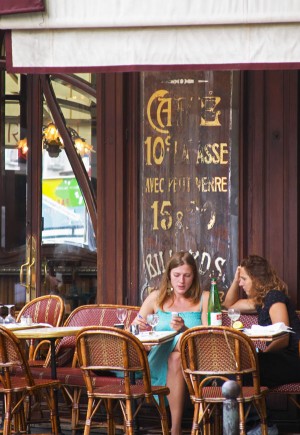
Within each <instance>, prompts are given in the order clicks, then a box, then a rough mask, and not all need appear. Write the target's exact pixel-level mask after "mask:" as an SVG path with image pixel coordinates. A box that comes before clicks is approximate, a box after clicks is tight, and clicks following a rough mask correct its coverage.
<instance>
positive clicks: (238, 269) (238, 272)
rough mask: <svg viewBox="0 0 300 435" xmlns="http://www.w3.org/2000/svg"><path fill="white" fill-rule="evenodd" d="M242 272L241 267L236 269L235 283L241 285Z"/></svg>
mask: <svg viewBox="0 0 300 435" xmlns="http://www.w3.org/2000/svg"><path fill="white" fill-rule="evenodd" d="M240 271H241V266H238V267H237V268H236V271H235V275H234V281H235V282H236V283H237V284H239V282H240Z"/></svg>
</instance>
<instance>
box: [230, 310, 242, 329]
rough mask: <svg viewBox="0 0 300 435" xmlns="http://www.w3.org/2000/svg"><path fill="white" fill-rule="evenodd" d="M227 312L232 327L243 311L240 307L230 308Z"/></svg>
mask: <svg viewBox="0 0 300 435" xmlns="http://www.w3.org/2000/svg"><path fill="white" fill-rule="evenodd" d="M227 314H228V317H229V318H230V320H231V327H232V325H233V323H234V322H236V321H237V320H239V318H240V315H241V312H240V310H239V309H238V308H229V310H228V313H227Z"/></svg>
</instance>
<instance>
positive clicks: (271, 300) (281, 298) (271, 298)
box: [265, 289, 288, 305]
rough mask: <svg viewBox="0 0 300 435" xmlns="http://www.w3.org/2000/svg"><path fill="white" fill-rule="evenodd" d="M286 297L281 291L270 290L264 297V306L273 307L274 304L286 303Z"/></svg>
mask: <svg viewBox="0 0 300 435" xmlns="http://www.w3.org/2000/svg"><path fill="white" fill-rule="evenodd" d="M287 300H288V296H287V295H286V294H285V293H284V292H283V291H282V290H276V289H272V290H269V291H268V293H267V294H266V296H265V304H268V305H273V304H275V303H276V302H282V303H284V304H285V303H286V302H287Z"/></svg>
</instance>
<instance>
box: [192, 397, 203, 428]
mask: <svg viewBox="0 0 300 435" xmlns="http://www.w3.org/2000/svg"><path fill="white" fill-rule="evenodd" d="M201 419H202V418H201ZM201 419H200V403H194V414H193V422H192V430H191V435H197V434H198V430H199V421H200V420H201Z"/></svg>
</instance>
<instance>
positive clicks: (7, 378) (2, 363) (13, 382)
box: [0, 326, 60, 435]
mask: <svg viewBox="0 0 300 435" xmlns="http://www.w3.org/2000/svg"><path fill="white" fill-rule="evenodd" d="M15 367H18V371H19V374H18V375H14V374H13V373H14V368H15ZM0 370H1V374H0V393H1V394H3V396H4V408H5V413H4V423H3V434H4V435H9V434H11V426H12V423H13V422H14V426H15V428H14V429H15V432H20V431H23V432H26V426H28V425H30V407H28V406H27V412H26V413H25V412H24V405H25V402H26V400H25V399H26V398H27V397H28V396H32V395H34V396H36V395H38V396H39V397H43V398H45V400H46V403H47V405H48V408H49V410H50V420H51V426H52V433H54V434H57V433H58V424H57V415H56V405H55V396H54V389H55V388H58V387H59V386H60V382H59V381H57V380H52V379H36V380H34V379H33V377H32V375H31V372H30V368H29V365H28V363H27V360H26V357H25V355H24V353H23V350H22V345H21V343H20V341H19V340H18V338H17V337H16V336H15V335H14V334H13V333H12V332H11V331H9V330H8V329H6V328H5V327H2V326H0ZM20 370H21V374H20Z"/></svg>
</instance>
